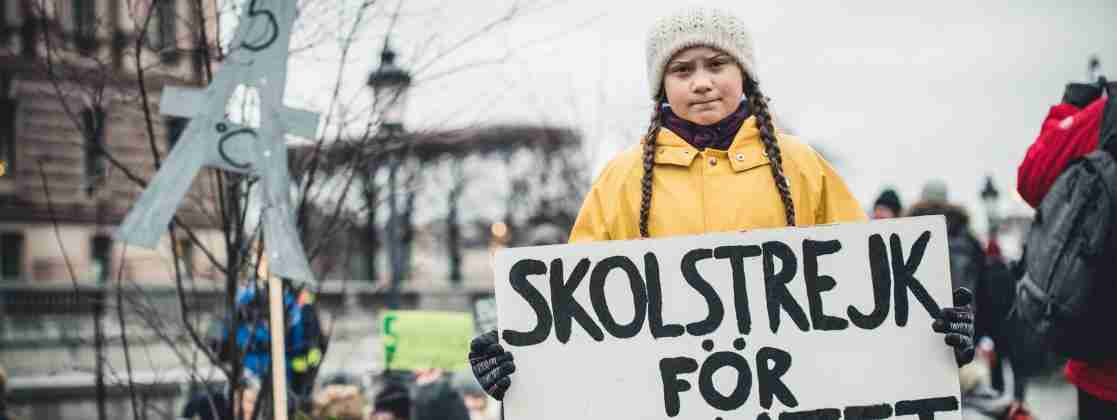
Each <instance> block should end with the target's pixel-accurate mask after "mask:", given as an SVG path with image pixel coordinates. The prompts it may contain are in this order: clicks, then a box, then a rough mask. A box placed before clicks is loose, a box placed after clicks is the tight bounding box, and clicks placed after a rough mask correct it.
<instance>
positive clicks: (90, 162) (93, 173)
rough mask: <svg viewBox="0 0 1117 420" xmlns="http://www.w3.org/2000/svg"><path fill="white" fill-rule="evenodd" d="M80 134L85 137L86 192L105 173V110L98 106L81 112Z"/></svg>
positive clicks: (91, 188) (89, 190) (90, 189)
mask: <svg viewBox="0 0 1117 420" xmlns="http://www.w3.org/2000/svg"><path fill="white" fill-rule="evenodd" d="M81 123H82V135H83V136H84V137H85V180H86V188H87V192H92V190H93V186H94V185H95V183H96V182H98V181H100V180H101V178H102V177H103V176H104V175H105V158H104V156H103V155H104V150H105V111H104V110H103V109H101V107H99V106H94V107H92V108H86V109H85V110H84V111H82V113H81Z"/></svg>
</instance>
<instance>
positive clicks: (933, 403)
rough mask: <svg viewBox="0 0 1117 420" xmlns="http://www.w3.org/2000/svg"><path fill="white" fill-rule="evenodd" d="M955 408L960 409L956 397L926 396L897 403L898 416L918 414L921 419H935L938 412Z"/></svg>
mask: <svg viewBox="0 0 1117 420" xmlns="http://www.w3.org/2000/svg"><path fill="white" fill-rule="evenodd" d="M955 410H958V399H957V398H954V397H942V398H924V399H922V400H912V401H900V402H897V403H896V415H897V416H908V415H912V414H917V415H919V420H934V419H935V413H937V412H943V411H955Z"/></svg>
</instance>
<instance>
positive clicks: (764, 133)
mask: <svg viewBox="0 0 1117 420" xmlns="http://www.w3.org/2000/svg"><path fill="white" fill-rule="evenodd" d="M745 96H747V97H748V100H749V110H750V111H752V114H753V115H755V116H756V128H757V129H759V130H760V140H761V141H762V142H763V143H764V153H766V154H767V155H768V161H769V162H770V163H771V165H769V166H770V167H771V168H772V178H774V179H775V180H776V189H778V190H779V192H780V199H781V200H783V208H784V211H785V212H786V214H787V225H788V226H795V203H794V202H793V201H791V187H790V186H789V184H788V182H787V177H786V176H784V173H783V156H782V155H781V154H780V146H779V145H778V144H776V135H775V133H776V129H775V127H773V126H772V116H771V114H769V113H768V98H766V97H764V94H763V93H760V85H759V84H758V83H756V81H754V80H752V79H749V78H747V77H746V78H745Z"/></svg>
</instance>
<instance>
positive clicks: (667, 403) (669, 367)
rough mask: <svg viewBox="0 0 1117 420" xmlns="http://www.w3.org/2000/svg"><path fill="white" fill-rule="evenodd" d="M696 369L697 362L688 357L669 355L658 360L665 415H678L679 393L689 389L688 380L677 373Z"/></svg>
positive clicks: (680, 373)
mask: <svg viewBox="0 0 1117 420" xmlns="http://www.w3.org/2000/svg"><path fill="white" fill-rule="evenodd" d="M696 370H698V362H697V361H695V360H694V359H691V358H689V357H669V358H666V359H661V360H660V361H659V375H660V377H661V378H663V410H664V411H666V412H667V417H675V416H677V415H679V406H680V402H679V393H682V392H685V391H689V390H690V382H687V380H686V379H680V378H679V375H682V374H684V373H691V372H694V371H696Z"/></svg>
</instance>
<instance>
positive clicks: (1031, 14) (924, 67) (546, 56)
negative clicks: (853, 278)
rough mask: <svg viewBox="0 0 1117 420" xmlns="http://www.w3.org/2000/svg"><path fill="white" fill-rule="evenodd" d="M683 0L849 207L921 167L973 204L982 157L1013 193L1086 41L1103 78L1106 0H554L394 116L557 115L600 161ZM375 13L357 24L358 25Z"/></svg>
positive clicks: (627, 127) (444, 26)
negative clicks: (724, 30)
mask: <svg viewBox="0 0 1117 420" xmlns="http://www.w3.org/2000/svg"><path fill="white" fill-rule="evenodd" d="M839 3H840V4H839ZM508 4H510V2H509V1H507V0H500V1H493V0H460V1H445V0H443V1H433V0H412V1H408V2H406V3H405V4H404V6H403V8H402V10H401V13H403V15H404V17H405V18H402V19H401V23H400V29H399V31H398V32H399V33H398V34H397V35H394V36H395V38H394V39H393V43H395V44H398V45H399V47H400V50H401V51H400V53H401V59H402V60H404V61H405V62H408V63H411V64H414V63H413V62H414V61H415V60H419V61H422V57H420V56H421V55H422V54H420V53H419V52H418V48H419V47H418V45H421V44H423V43H424V42H426V41H429V40H431V39H430V37H431V34H432V33H437V34H438V37H437V38H435V39H433V41H431V44H430V45H434V46H435V47H438V46H445V45H451V44H452V42H453V41H454V40H455V39H460V37H461V36H462V34H466V33H470V32H471V31H473V30H475V29H476V28H478V27H480V26H482V25H484V24H485V23H486V22H490V21H492V20H493V19H495V18H496V17H497V16H499V14H500V13H502V12H504V11H505V10H506V9H507V5H508ZM688 4H709V5H714V6H720V7H724V8H727V9H730V10H732V11H734V12H736V13H737V14H738V15H739V16H741V17H742V18H744V20H745V21H746V23H747V24H748V26H749V29H750V30H751V31H752V33H753V36H754V42H755V45H756V57H757V66H758V72H759V77H760V79H761V87H762V89H763V90H764V92H765V93H766V94H767V95H768V96H769V97H771V98H772V105H773V108H774V110H775V112H776V117H777V118H778V119H780V120H782V121H784V122H785V123H786V124H787V125H789V126H791V127H793V128H794V129H795V130H796V131H797V132H798V134H799V135H800V136H801V137H802V138H803V139H804V140H806V141H807V142H810V143H811V144H814V145H817V146H819V147H820V148H823V149H825V150H826V151H827V152H829V153H830V154H832V155H833V157H834V158H835V160H836V162H835V164H836V166H838V168H839V172H840V173H841V175H842V176H843V177H844V178H845V180H846V182H847V183H848V184H849V185H850V187H851V189H852V190H853V191H854V194H855V195H856V196H857V198H858V199H860V200H861V202H862V205H863V206H864V207H866V208H867V207H868V206H870V205H871V203H872V201H873V200H874V198H875V197H876V195H877V194H878V192H879V191H880V189H881V188H882V187H883V186H886V185H893V186H896V187H897V188H898V189H899V191H900V193H901V196H902V199H903V200H904V202H905V204H910V203H911V202H913V201H914V200H915V199H916V198H917V195H918V193H919V190H920V188H921V186H922V185H923V183H924V182H926V181H927V180H928V179H930V178H933V177H938V178H941V179H943V180H945V181H946V182H947V183H948V185H949V186H950V196H951V198H952V199H955V200H958V201H961V202H963V203H965V204H966V205H967V206H968V207H969V208H970V210H971V212H975V213H977V214H978V215H983V214H984V213H983V211H982V209H981V207H980V206H979V201H978V198H977V194H978V190H979V188H980V186H981V185H980V184H981V182H982V180H983V177H984V176H985V175H986V174H990V175H992V176H993V177H994V179H995V181H996V184H997V187H998V188H999V189H1000V190H1001V191H1002V192H1003V193H1004V195H1005V196H1006V198H1007V200H1005V201H1006V203H1005V204H1006V206H1007V207H1011V208H1015V209H1023V208H1026V206H1024V205H1023V204H1022V203H1021V202H1019V201H1017V200H1018V199H1017V198H1016V197H1015V193H1014V190H1015V185H1016V184H1015V183H1016V167H1017V165H1018V164H1019V162H1020V160H1021V158H1022V157H1023V156H1024V153H1025V151H1026V149H1027V147H1028V145H1029V144H1030V143H1031V142H1032V140H1033V139H1034V138H1035V135H1036V134H1037V132H1038V128H1039V125H1040V122H1041V120H1042V118H1043V117H1044V115H1045V114H1046V112H1047V110H1048V107H1049V106H1050V105H1052V104H1053V103H1054V102H1055V101H1057V100H1058V99H1059V97H1060V96H1061V94H1062V89H1063V85H1064V84H1065V83H1066V82H1068V81H1071V80H1074V81H1079V80H1083V79H1085V77H1086V63H1087V59H1088V57H1089V56H1090V55H1091V54H1096V55H1097V56H1098V57H1099V58H1100V59H1101V62H1102V67H1103V70H1104V69H1108V70H1109V71H1108V74H1110V75H1112V78H1114V79H1117V1H1114V0H1068V1H1061V2H1052V1H1042V2H1041V1H1007V0H991V1H984V0H983V1H980V2H975V1H934V2H928V1H919V2H915V1H905V2H882V1H842V2H818V1H812V2H807V1H788V0H781V1H768V2H762V1H686V0H675V1H650V0H624V1H621V0H571V1H565V2H560V3H556V4H554V5H552V6H550V7H547V8H546V9H544V10H542V11H536V12H532V13H530V14H528V15H527V16H525V17H522V18H520V19H518V20H516V21H515V22H513V23H511V24H509V25H505V26H502V27H501V30H499V31H496V32H493V33H491V34H489V35H487V36H485V37H482V38H479V39H477V40H475V41H474V42H472V43H470V44H469V46H468V47H466V48H462V49H461V50H458V51H456V52H455V53H454V54H452V55H451V56H448V57H446V59H445V60H443V61H442V62H440V64H438V65H436V66H434V67H433V68H429V69H426V70H424V72H423V74H421V75H420V76H422V75H428V76H429V75H431V74H435V73H438V72H439V71H440V70H445V69H449V68H453V67H454V66H456V65H459V64H462V63H469V62H479V61H487V60H490V59H492V58H494V57H500V56H502V55H503V54H505V53H507V52H509V51H511V52H512V53H513V54H512V56H511V57H509V58H508V59H507V60H505V61H503V62H502V63H500V64H491V65H484V66H478V67H477V68H474V69H472V70H468V71H461V72H455V73H454V74H453V75H451V76H448V77H444V78H440V79H435V80H431V81H425V82H424V83H420V84H419V85H418V86H416V88H415V89H414V91H413V94H412V98H411V102H410V106H409V109H408V111H407V117H408V126H409V127H415V128H424V127H441V126H454V125H458V126H460V125H466V124H474V123H478V122H504V121H530V122H544V121H546V122H557V123H564V124H570V125H574V126H576V127H577V128H580V129H582V130H583V132H584V133H585V134H586V136H587V137H586V142H587V145H588V147H587V156H589V159H592V160H593V162H594V168H595V170H596V169H599V168H600V167H601V166H602V165H603V164H604V162H605V161H607V160H608V158H609V157H611V156H612V155H613V154H614V153H615V152H616V151H618V150H620V149H622V148H624V147H625V146H627V145H630V144H632V143H633V142H636V141H638V136H639V135H640V134H641V133H642V132H643V131H644V129H645V127H646V125H647V120H648V117H649V115H650V109H651V102H650V99H649V98H648V97H647V88H646V78H647V76H646V70H645V56H644V52H643V51H644V37H645V34H646V31H647V28H648V26H649V25H650V24H651V23H652V22H653V21H654V19H655V18H657V17H659V16H663V15H666V14H668V13H670V12H672V11H673V10H676V9H677V8H679V7H681V6H683V5H688ZM1056 4H1058V5H1056ZM341 20H343V19H341V18H339V21H341ZM383 23H384V22H383V19H380V21H377V22H373V23H370V24H369V25H368V26H369V28H370V29H369V30H370V33H372V32H375V31H374V29H373V28H375V27H378V26H377V25H382V24H383ZM378 42H379V41H378ZM428 51H429V50H428ZM378 52H379V45H373V43H369V44H367V45H362V46H360V51H359V54H357V57H356V58H355V59H354V62H353V63H351V64H350V65H349V66H348V67H347V70H346V71H345V72H344V74H343V78H344V79H345V80H346V86H347V89H345V92H346V93H348V94H351V95H364V94H365V93H361V92H362V90H363V88H362V87H361V84H362V83H363V81H364V80H365V78H366V77H367V75H368V71H369V70H371V69H372V68H373V67H374V66H375V64H376V62H377V59H378V57H377V56H378ZM330 54H331V51H330V50H329V49H325V48H323V49H318V50H316V51H310V52H304V53H300V54H298V55H296V56H295V57H294V60H293V61H292V65H291V72H290V79H289V86H291V87H290V93H291V97H292V100H293V101H296V102H303V103H308V104H319V105H320V104H324V103H326V102H327V99H328V95H327V94H326V93H325V92H327V91H328V86H329V83H330V82H331V81H332V74H333V72H335V71H336V67H335V66H333V65H332V64H330V63H332V62H336V60H333V61H331V60H330V59H329V57H330ZM409 54H411V55H410V56H409ZM982 218H983V217H979V218H978V219H982ZM981 225H982V224H980V223H979V224H978V226H981Z"/></svg>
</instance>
